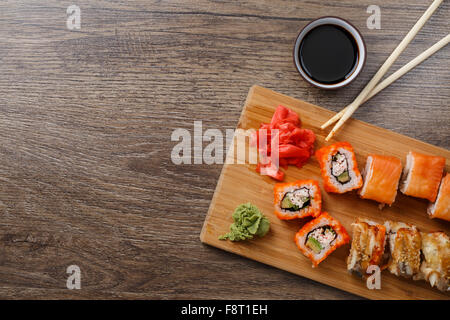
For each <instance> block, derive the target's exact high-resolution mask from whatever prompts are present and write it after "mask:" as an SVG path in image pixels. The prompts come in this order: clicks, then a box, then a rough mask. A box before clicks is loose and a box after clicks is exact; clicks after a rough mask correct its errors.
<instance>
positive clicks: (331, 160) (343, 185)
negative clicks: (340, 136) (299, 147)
mask: <svg viewBox="0 0 450 320" xmlns="http://www.w3.org/2000/svg"><path fill="white" fill-rule="evenodd" d="M316 158H317V160H318V161H319V164H320V171H321V174H322V177H323V185H324V188H325V191H327V192H335V193H345V192H347V191H350V190H354V189H359V188H361V186H362V184H363V180H362V177H361V173H360V172H359V170H358V164H357V163H356V157H355V153H354V152H353V148H352V146H351V144H350V143H348V142H338V143H335V144H332V145H329V146H326V147H323V148H321V149H319V150H317V151H316Z"/></svg>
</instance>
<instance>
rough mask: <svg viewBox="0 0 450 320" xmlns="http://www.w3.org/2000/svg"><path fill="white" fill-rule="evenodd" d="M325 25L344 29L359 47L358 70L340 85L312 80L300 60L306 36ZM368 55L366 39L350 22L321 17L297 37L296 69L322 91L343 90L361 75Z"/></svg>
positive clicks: (309, 24)
mask: <svg viewBox="0 0 450 320" xmlns="http://www.w3.org/2000/svg"><path fill="white" fill-rule="evenodd" d="M325 24H332V25H337V26H340V27H342V28H344V29H345V30H347V31H348V32H349V33H350V34H351V35H352V36H353V38H354V39H355V41H356V44H357V46H358V61H357V62H356V68H355V69H354V70H353V72H352V73H351V74H350V75H349V76H348V77H347V78H346V79H345V80H343V81H341V82H338V83H333V84H326V83H320V82H317V81H315V80H313V79H311V78H310V77H309V76H308V75H307V74H306V72H305V71H304V70H303V68H302V66H301V63H300V58H299V50H300V44H301V42H302V40H303V38H304V37H305V36H306V34H307V33H308V32H309V31H311V30H312V29H314V28H315V27H318V26H321V25H325ZM366 55H367V52H366V44H365V43H364V39H363V37H362V36H361V34H360V33H359V31H358V30H357V29H356V28H355V27H354V26H353V25H352V24H351V23H350V22H347V21H345V20H343V19H341V18H338V17H321V18H318V19H316V20H313V21H311V22H310V23H308V24H307V25H306V26H305V27H304V28H303V29H302V30H301V31H300V33H299V34H298V36H297V39H296V40H295V46H294V63H295V67H296V68H297V70H298V72H299V73H300V75H301V76H302V77H303V79H305V80H306V81H307V82H309V83H310V84H312V85H314V86H316V87H318V88H322V89H338V88H342V87H344V86H346V85H348V84H349V83H351V82H352V81H353V80H355V78H356V77H357V76H358V75H359V73H360V72H361V70H362V69H363V67H364V64H365V62H366Z"/></svg>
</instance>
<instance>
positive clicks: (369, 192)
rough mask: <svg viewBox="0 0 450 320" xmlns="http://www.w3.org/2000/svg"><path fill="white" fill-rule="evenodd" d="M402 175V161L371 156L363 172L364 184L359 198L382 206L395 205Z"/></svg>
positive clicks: (389, 157) (387, 157)
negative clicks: (373, 201)
mask: <svg viewBox="0 0 450 320" xmlns="http://www.w3.org/2000/svg"><path fill="white" fill-rule="evenodd" d="M401 174H402V162H401V161H400V159H398V158H396V157H391V156H382V155H376V154H371V155H369V156H368V157H367V161H366V167H365V169H364V171H363V177H364V184H363V187H362V188H361V189H360V190H359V196H360V197H361V198H363V199H371V200H375V201H377V202H380V203H382V204H388V205H391V204H393V203H394V201H395V197H396V196H397V189H398V183H399V180H400V176H401Z"/></svg>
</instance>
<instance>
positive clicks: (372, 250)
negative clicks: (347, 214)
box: [347, 218, 386, 276]
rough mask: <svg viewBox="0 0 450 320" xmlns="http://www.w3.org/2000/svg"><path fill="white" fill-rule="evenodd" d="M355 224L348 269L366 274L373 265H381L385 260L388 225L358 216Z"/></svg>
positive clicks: (353, 224)
mask: <svg viewBox="0 0 450 320" xmlns="http://www.w3.org/2000/svg"><path fill="white" fill-rule="evenodd" d="M352 226H353V239H352V246H351V248H350V254H349V256H348V258H347V270H348V271H349V272H350V273H352V272H356V273H357V274H359V275H360V276H365V275H366V273H367V268H368V267H369V266H371V265H377V266H381V264H382V263H383V260H384V246H385V242H386V227H385V226H384V225H381V224H377V223H375V222H373V221H370V220H366V219H361V218H358V219H356V221H355V222H354V223H352Z"/></svg>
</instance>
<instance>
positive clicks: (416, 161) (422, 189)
mask: <svg viewBox="0 0 450 320" xmlns="http://www.w3.org/2000/svg"><path fill="white" fill-rule="evenodd" d="M444 167H445V158H444V157H437V156H428V155H425V154H420V153H417V152H412V151H410V152H409V153H408V155H407V156H406V166H405V169H404V172H403V178H402V179H403V182H402V186H401V187H400V191H401V192H403V193H404V194H406V195H408V196H412V197H417V198H423V199H428V200H430V201H431V202H434V201H435V200H436V196H437V193H438V189H439V183H440V182H441V178H442V172H443V170H444Z"/></svg>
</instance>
